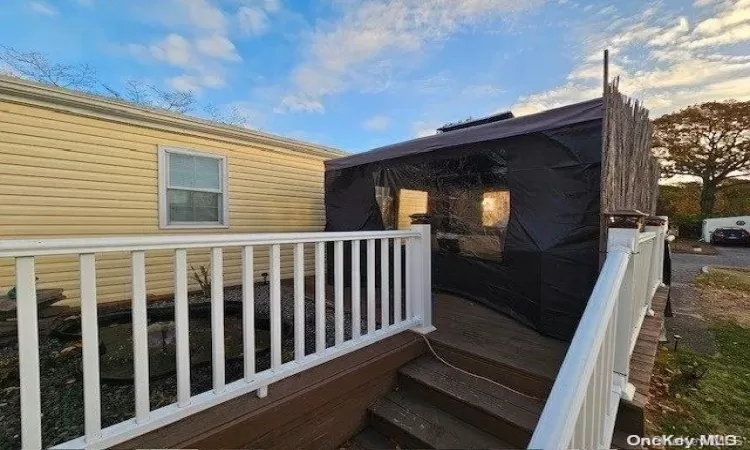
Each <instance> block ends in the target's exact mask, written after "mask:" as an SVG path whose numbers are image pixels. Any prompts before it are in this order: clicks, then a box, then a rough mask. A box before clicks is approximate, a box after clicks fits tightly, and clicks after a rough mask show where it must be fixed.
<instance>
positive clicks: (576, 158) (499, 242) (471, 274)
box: [325, 100, 602, 340]
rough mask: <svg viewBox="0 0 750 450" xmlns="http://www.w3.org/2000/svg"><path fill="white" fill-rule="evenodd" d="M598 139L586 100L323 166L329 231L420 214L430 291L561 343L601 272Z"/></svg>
mask: <svg viewBox="0 0 750 450" xmlns="http://www.w3.org/2000/svg"><path fill="white" fill-rule="evenodd" d="M601 135H602V120H601V100H594V101H590V102H585V103H581V104H577V105H571V106H568V107H564V108H559V109H557V110H550V111H547V112H544V113H541V114H536V115H532V116H524V117H519V118H515V119H509V120H507V121H502V122H496V123H490V124H484V125H480V126H476V127H471V128H467V129H462V130H456V131H451V132H446V133H442V134H438V135H435V136H431V137H428V138H423V139H417V140H414V141H408V142H404V143H400V144H395V145H392V146H388V147H385V148H383V149H379V150H374V151H371V152H368V153H363V154H358V155H353V156H350V157H345V158H340V159H337V160H331V161H328V162H327V163H326V183H325V185H326V230H328V231H356V230H382V229H392V228H407V227H408V225H409V220H408V216H409V215H410V214H414V213H425V212H426V213H428V214H430V215H431V216H432V218H431V223H432V232H433V241H432V247H433V271H434V274H433V282H434V284H435V287H436V288H437V289H442V290H445V291H449V292H453V293H456V294H458V295H460V296H463V297H466V298H469V299H473V300H476V301H479V302H482V303H484V304H486V305H488V306H490V307H492V308H494V309H496V310H498V311H500V312H503V313H505V314H508V315H510V316H512V317H514V318H516V319H517V320H519V321H521V322H523V323H525V324H526V325H528V326H530V327H533V328H535V329H537V330H539V331H540V332H542V333H543V334H546V335H549V336H553V337H557V338H560V339H565V340H569V339H570V338H571V337H572V335H573V333H574V331H575V328H576V326H577V324H578V320H579V319H580V316H581V314H582V312H583V309H584V307H585V305H586V301H587V299H588V296H589V294H590V293H591V290H592V288H593V285H594V283H595V281H596V277H597V273H598V268H599V226H600V225H599V223H600V222H599V217H600V215H599V213H600V211H599V210H600V205H599V200H600V198H599V197H600V176H601V148H602V147H601V144H602V142H601ZM347 253H348V252H347ZM362 260H364V259H362ZM347 283H348V280H347Z"/></svg>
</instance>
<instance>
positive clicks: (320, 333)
mask: <svg viewBox="0 0 750 450" xmlns="http://www.w3.org/2000/svg"><path fill="white" fill-rule="evenodd" d="M325 251H326V247H325V242H318V243H316V244H315V352H316V353H320V352H322V351H323V350H325V348H326V285H325V281H326V280H325V270H326V268H325V257H326V253H325Z"/></svg>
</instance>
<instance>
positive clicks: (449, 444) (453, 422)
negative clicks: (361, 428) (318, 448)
mask: <svg viewBox="0 0 750 450" xmlns="http://www.w3.org/2000/svg"><path fill="white" fill-rule="evenodd" d="M370 412H371V414H372V416H373V426H374V427H375V428H376V429H377V430H378V431H379V432H381V433H383V434H386V435H388V436H390V437H391V438H393V439H394V440H396V441H397V442H398V443H399V444H401V446H402V447H406V448H436V449H455V448H476V449H485V448H511V446H510V445H509V444H508V443H506V442H503V441H501V440H500V439H498V438H497V437H495V436H492V435H491V434H489V433H485V432H484V431H482V430H480V429H478V428H476V427H473V426H471V425H469V424H467V423H465V422H463V421H462V420H460V419H458V418H456V417H454V416H452V415H450V414H448V413H447V412H445V411H442V410H440V409H438V408H436V407H434V406H433V405H431V404H429V403H427V402H425V401H423V400H421V399H419V398H417V397H415V396H413V395H411V394H409V393H408V392H405V391H403V390H399V391H393V392H390V393H388V394H386V395H385V396H384V397H382V398H380V399H379V400H377V401H376V402H375V403H374V404H373V405H372V406H371V407H370Z"/></svg>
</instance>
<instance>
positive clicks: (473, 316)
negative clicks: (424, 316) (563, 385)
mask: <svg viewBox="0 0 750 450" xmlns="http://www.w3.org/2000/svg"><path fill="white" fill-rule="evenodd" d="M434 309H435V318H434V321H435V326H436V327H437V330H436V331H435V332H433V333H430V334H429V336H428V338H429V339H430V340H431V341H433V342H434V343H435V344H438V345H440V346H445V347H450V348H453V349H455V350H458V351H461V352H464V353H467V354H470V355H473V356H474V357H476V358H482V359H484V360H487V361H489V362H493V363H496V364H504V365H507V366H510V367H514V368H516V369H517V370H520V371H523V372H526V373H528V374H532V375H534V376H537V377H542V378H546V379H549V380H553V379H554V378H555V377H556V375H557V371H558V370H559V369H560V365H561V364H562V360H563V359H564V357H565V352H566V350H567V344H566V343H564V342H561V341H558V340H556V339H552V338H549V337H546V336H542V335H541V334H539V333H538V332H536V331H534V330H532V329H530V328H528V327H526V326H524V325H522V324H520V323H518V322H517V321H515V320H513V319H511V318H510V317H507V316H505V315H503V314H501V313H499V312H497V311H494V310H492V309H489V308H487V307H485V306H483V305H480V304H478V303H476V302H472V301H470V300H467V299H463V298H459V297H455V296H452V295H449V294H442V293H441V294H438V295H436V296H435V300H434Z"/></svg>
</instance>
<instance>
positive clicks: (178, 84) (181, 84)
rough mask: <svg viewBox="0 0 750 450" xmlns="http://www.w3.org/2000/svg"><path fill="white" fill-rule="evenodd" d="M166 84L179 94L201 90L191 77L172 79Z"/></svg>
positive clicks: (182, 76)
mask: <svg viewBox="0 0 750 450" xmlns="http://www.w3.org/2000/svg"><path fill="white" fill-rule="evenodd" d="M168 83H169V85H170V86H172V88H174V89H175V90H177V91H181V92H198V91H200V90H201V87H200V85H199V84H198V83H197V80H196V79H195V77H191V76H189V75H180V76H178V77H172V78H170V79H169V81H168Z"/></svg>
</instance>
